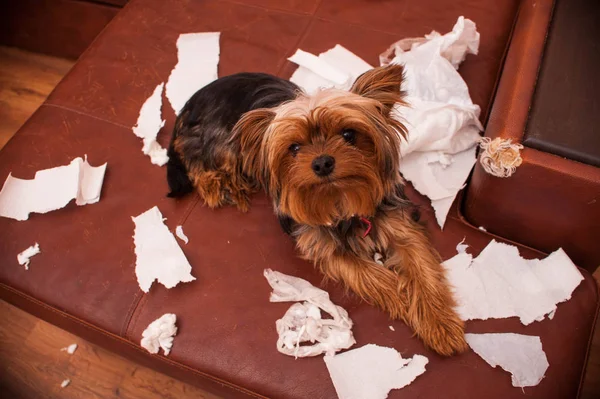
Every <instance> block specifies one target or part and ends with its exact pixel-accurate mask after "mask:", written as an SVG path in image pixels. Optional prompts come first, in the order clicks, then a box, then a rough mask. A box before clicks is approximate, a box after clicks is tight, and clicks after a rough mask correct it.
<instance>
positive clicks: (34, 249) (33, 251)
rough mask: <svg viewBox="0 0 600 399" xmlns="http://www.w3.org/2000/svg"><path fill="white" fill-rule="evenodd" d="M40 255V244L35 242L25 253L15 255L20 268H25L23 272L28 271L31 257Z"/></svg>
mask: <svg viewBox="0 0 600 399" xmlns="http://www.w3.org/2000/svg"><path fill="white" fill-rule="evenodd" d="M39 253H40V244H38V243H37V242H36V243H35V244H34V245H32V246H30V247H29V248H27V249H26V250H25V251H23V252H21V253H20V254H18V255H17V261H18V262H19V264H20V265H21V266H25V270H29V262H30V259H31V257H32V256H35V255H37V254H39Z"/></svg>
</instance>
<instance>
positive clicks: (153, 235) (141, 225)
mask: <svg viewBox="0 0 600 399" xmlns="http://www.w3.org/2000/svg"><path fill="white" fill-rule="evenodd" d="M132 219H133V223H134V224H135V231H134V233H133V241H134V244H135V255H136V261H135V274H136V276H137V280H138V284H139V285H140V288H141V289H142V291H144V292H148V291H149V290H150V286H151V285H152V283H153V282H154V280H158V282H159V283H161V284H162V285H164V286H165V287H167V288H173V287H175V286H176V285H177V284H179V283H187V282H190V281H194V280H195V279H196V278H195V277H194V276H192V274H191V272H192V266H190V264H189V262H188V260H187V259H186V257H185V255H184V253H183V251H182V250H181V248H180V247H179V245H178V244H177V241H176V240H175V237H174V236H173V234H171V232H170V231H169V229H168V228H167V226H166V225H165V224H164V222H163V220H164V219H163V217H162V214H161V213H160V211H159V210H158V208H157V207H156V206H155V207H153V208H151V209H149V210H147V211H146V212H144V213H142V214H141V215H139V216H136V217H134V218H132Z"/></svg>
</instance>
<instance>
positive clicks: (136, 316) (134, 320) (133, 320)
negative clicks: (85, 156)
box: [124, 294, 148, 340]
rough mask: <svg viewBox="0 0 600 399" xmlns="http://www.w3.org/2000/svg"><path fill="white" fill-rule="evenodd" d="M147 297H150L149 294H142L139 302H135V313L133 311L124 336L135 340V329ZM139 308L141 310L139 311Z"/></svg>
mask: <svg viewBox="0 0 600 399" xmlns="http://www.w3.org/2000/svg"><path fill="white" fill-rule="evenodd" d="M147 298H148V296H147V295H146V294H142V295H141V296H140V298H139V300H138V301H137V303H136V304H135V308H134V309H133V313H131V317H130V318H129V320H128V322H127V328H126V329H125V336H124V337H125V338H127V339H131V340H133V329H134V328H135V326H136V325H137V322H138V320H139V318H140V314H141V312H142V309H143V307H144V305H145V304H146V302H147ZM138 309H139V311H138Z"/></svg>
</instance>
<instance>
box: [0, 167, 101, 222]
mask: <svg viewBox="0 0 600 399" xmlns="http://www.w3.org/2000/svg"><path fill="white" fill-rule="evenodd" d="M105 172H106V164H104V165H101V166H97V167H94V166H90V164H89V163H88V162H87V157H86V159H85V160H83V159H81V158H75V159H74V160H73V161H71V163H70V164H69V165H65V166H58V167H56V168H51V169H44V170H39V171H37V172H36V174H35V177H34V178H33V180H23V179H18V178H16V177H12V175H11V174H9V175H8V177H7V178H6V182H4V187H2V191H0V216H3V217H7V218H11V219H16V220H27V219H28V218H29V214H30V213H46V212H50V211H54V210H57V209H60V208H63V207H64V206H65V205H67V204H68V203H69V202H70V201H71V200H73V199H75V203H76V204H77V205H79V206H81V205H87V204H94V203H96V202H98V201H99V200H100V192H101V191H102V182H103V181H104V173H105Z"/></svg>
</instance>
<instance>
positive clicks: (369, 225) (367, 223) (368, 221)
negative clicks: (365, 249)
mask: <svg viewBox="0 0 600 399" xmlns="http://www.w3.org/2000/svg"><path fill="white" fill-rule="evenodd" d="M359 220H360V221H361V222H363V223H364V224H366V225H367V228H366V229H365V232H364V233H363V238H365V237H366V236H368V235H369V233H370V232H371V229H372V228H373V224H372V223H371V221H370V220H369V219H367V218H365V217H362V216H361V217H360V219H359Z"/></svg>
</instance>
